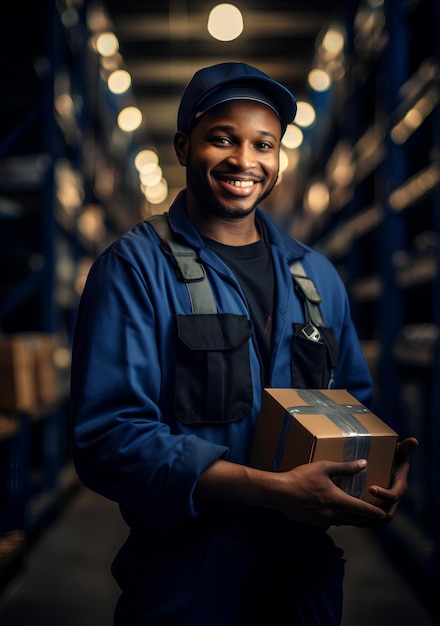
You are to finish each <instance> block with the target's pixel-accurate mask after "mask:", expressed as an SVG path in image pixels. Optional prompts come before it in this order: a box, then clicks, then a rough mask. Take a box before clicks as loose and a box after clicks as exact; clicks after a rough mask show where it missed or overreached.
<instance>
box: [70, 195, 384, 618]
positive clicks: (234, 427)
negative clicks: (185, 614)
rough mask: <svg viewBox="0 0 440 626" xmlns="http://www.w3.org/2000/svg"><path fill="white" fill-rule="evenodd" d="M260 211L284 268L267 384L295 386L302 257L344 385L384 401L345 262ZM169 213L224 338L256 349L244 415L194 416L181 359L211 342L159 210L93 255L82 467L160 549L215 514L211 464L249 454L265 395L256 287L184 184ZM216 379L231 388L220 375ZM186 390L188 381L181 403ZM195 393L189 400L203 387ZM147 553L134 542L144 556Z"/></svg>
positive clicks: (74, 406)
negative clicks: (206, 491) (215, 240)
mask: <svg viewBox="0 0 440 626" xmlns="http://www.w3.org/2000/svg"><path fill="white" fill-rule="evenodd" d="M257 218H258V219H259V220H261V221H262V222H263V223H264V225H265V227H266V230H267V234H268V239H269V242H270V246H271V254H272V259H273V266H274V272H275V277H276V289H275V293H276V304H275V307H274V316H275V317H274V320H273V336H272V357H271V363H270V373H269V384H267V385H266V386H268V387H292V381H293V379H292V352H293V351H294V346H295V344H294V343H293V342H292V336H293V333H294V328H295V325H298V324H299V325H301V324H303V323H304V306H303V302H302V300H301V297H300V296H299V295H298V293H297V291H296V290H295V288H294V284H293V280H292V276H291V272H290V270H289V265H290V264H291V263H292V262H293V261H295V260H296V259H300V260H301V262H302V264H303V267H304V269H305V272H306V274H307V275H308V276H309V277H310V278H312V279H313V281H314V282H315V285H316V286H317V289H318V291H319V293H320V295H321V296H322V304H321V311H322V314H323V317H324V320H325V325H326V327H329V328H332V329H333V334H334V337H335V338H336V341H337V344H338V349H339V355H338V359H337V364H336V367H335V368H334V372H333V378H334V386H335V387H337V388H346V389H348V391H350V392H351V393H352V394H353V395H354V396H355V397H357V398H358V399H359V400H360V401H361V402H363V403H364V404H366V405H371V399H372V384H371V379H370V375H369V372H368V368H367V365H366V362H365V359H364V356H363V353H362V350H361V347H360V344H359V341H358V338H357V335H356V332H355V329H354V326H353V323H352V320H351V317H350V310H349V303H348V298H347V294H346V291H345V288H344V286H343V283H342V281H341V279H340V277H339V275H338V273H337V272H336V270H335V268H334V267H333V266H332V264H331V263H330V262H329V261H328V260H327V259H326V258H325V257H324V256H323V255H322V254H320V253H318V252H317V251H314V250H312V249H310V248H309V247H307V246H305V245H302V244H301V243H299V242H297V241H295V240H293V239H292V238H291V237H289V236H288V235H287V234H285V233H284V232H282V231H281V230H280V229H279V228H278V227H277V226H276V224H275V223H274V221H273V220H272V219H271V218H270V217H269V216H268V215H267V214H266V213H265V212H263V211H261V210H258V209H257ZM169 221H170V226H171V229H172V231H173V232H174V233H175V236H176V237H177V238H181V240H183V241H184V242H186V244H187V245H189V246H191V247H192V248H193V249H194V250H196V252H197V255H198V257H199V259H200V261H201V262H202V263H203V265H204V267H205V269H206V273H207V275H208V278H209V281H210V284H211V287H212V291H213V295H214V299H215V303H216V306H217V310H218V314H219V316H220V317H221V316H224V318H221V319H224V320H225V323H226V325H227V329H226V332H225V329H224V328H223V326H222V327H221V328H220V330H218V336H221V340H222V341H223V342H224V345H222V346H220V349H221V348H222V347H223V348H224V347H225V346H226V348H228V347H230V345H229V343H230V344H231V345H232V347H233V348H234V349H235V347H236V346H238V349H240V350H242V351H243V355H242V356H243V358H244V359H245V362H246V364H247V365H246V371H245V372H243V381H245V379H246V381H245V382H243V387H246V392H245V393H246V396H247V400H246V402H247V404H246V403H244V404H243V405H242V406H239V407H238V408H237V406H235V407H234V411H235V412H236V415H235V416H234V417H233V418H232V419H228V415H226V416H225V415H221V416H220V417H215V418H214V420H213V421H212V420H210V419H206V420H204V416H203V415H202V416H201V417H200V415H199V416H198V417H195V418H194V420H192V418H191V412H192V407H191V406H187V407H185V406H180V408H179V410H178V411H177V410H176V402H180V405H184V404H185V389H187V388H188V385H191V384H193V383H194V385H195V390H194V394H195V396H197V394H199V390H198V389H197V385H198V383H199V380H198V379H199V374H200V375H202V374H203V371H202V370H203V365H202V367H201V369H200V372H199V371H198V370H195V371H194V375H193V377H192V381H191V372H190V373H189V374H188V372H186V374H185V372H183V370H182V372H183V373H182V376H183V379H181V375H180V370H179V367H181V365H182V364H180V365H179V360H183V361H185V358H186V356H185V355H187V356H188V355H189V357H188V358H192V356H191V355H193V353H195V354H196V357H195V358H194V364H195V365H194V366H195V367H197V358H198V357H197V355H198V354H199V352H200V350H201V351H202V352H203V350H204V349H205V348H206V346H205V345H204V340H203V338H202V339H201V340H200V342H201V344H202V345H199V343H200V342H199V343H198V333H197V328H200V329H202V328H203V323H201V324H196V325H194V324H192V325H191V320H190V316H192V310H191V302H190V298H189V295H188V290H187V288H186V285H185V284H184V282H182V281H181V280H179V278H178V276H177V274H176V268H175V264H174V262H173V259H172V257H171V255H170V254H169V252H167V251H166V249H164V247H163V246H162V245H161V241H160V239H159V237H158V236H157V234H156V232H155V231H154V230H153V228H152V227H151V225H150V224H149V223H148V221H145V222H142V223H140V224H138V225H137V226H135V227H134V228H133V229H132V230H130V231H129V232H127V233H126V234H125V235H123V236H122V237H121V238H120V239H119V240H117V241H116V242H115V243H113V244H112V245H111V246H110V247H109V248H108V249H106V250H105V251H104V252H103V253H102V254H101V255H100V256H99V257H98V258H97V260H96V261H95V263H94V264H93V266H92V268H91V271H90V274H89V276H88V279H87V282H86V286H85V289H84V292H83V295H82V298H81V302H80V306H79V311H78V317H77V324H76V331H75V338H74V346H73V359H72V387H71V412H72V442H73V456H74V461H75V465H76V468H77V472H78V474H79V477H80V478H81V480H82V481H83V482H84V483H85V484H86V485H87V486H88V487H89V488H91V489H93V490H95V491H97V492H98V493H100V494H102V495H103V496H105V497H107V498H110V499H111V500H114V501H116V502H118V503H119V505H120V506H121V509H122V512H123V515H124V517H125V519H126V520H127V522H128V524H129V525H130V526H131V528H132V529H134V532H135V534H136V536H137V537H140V536H141V535H142V542H143V543H144V544H145V545H148V542H150V544H149V550H150V551H151V550H154V549H155V548H154V545H156V546H158V545H162V546H163V545H165V544H166V541H167V540H166V538H167V537H168V538H169V537H170V536H173V537H174V538H176V537H178V536H179V533H180V532H182V528H185V529H188V528H191V525H192V523H193V522H194V525H193V527H194V528H196V527H199V526H200V524H201V523H203V511H201V510H200V509H198V508H197V507H196V506H195V504H194V501H193V492H194V488H195V486H196V483H197V480H198V477H199V476H200V474H201V473H202V472H203V471H204V470H205V469H206V468H207V467H208V466H209V465H211V464H212V463H213V462H215V461H216V460H217V459H219V458H225V459H228V460H230V461H233V462H237V463H242V464H246V463H247V462H248V458H249V454H250V449H251V445H252V439H253V435H254V430H255V426H256V422H257V418H258V415H259V411H260V403H261V397H262V392H263V381H262V375H261V362H260V358H259V355H258V348H257V344H256V340H255V337H254V334H253V332H252V325H251V323H250V313H249V309H248V305H247V302H246V299H245V296H244V294H243V291H242V289H241V288H240V286H239V284H238V282H237V280H236V279H235V277H234V275H233V274H232V273H231V271H230V270H229V268H228V267H227V266H226V265H225V264H224V262H222V260H221V259H220V258H219V257H218V256H217V255H216V254H215V253H214V252H213V251H212V250H211V249H209V248H207V247H206V245H205V244H204V242H203V239H202V238H201V236H200V235H199V233H198V231H197V230H196V229H195V227H194V226H193V224H192V223H191V221H190V220H189V218H188V216H187V213H186V205H185V196H184V193H182V194H180V195H179V196H178V198H177V199H176V201H175V202H174V204H173V205H172V206H171V208H170V212H169ZM192 317H193V319H194V317H195V316H192ZM179 320H180V321H179ZM231 320H232V322H231V323H232V331H231V333H232V334H231V337H232V338H231V337H230V336H229V331H230V327H229V323H230V321H231ZM243 320H245V321H246V323H244V324H243V323H242V321H243ZM200 321H201V322H203V320H200ZM235 321H237V322H238V326H236V325H235ZM188 324H189V325H188ZM191 329H192V330H191ZM246 329H247V330H246ZM201 332H202V331H201ZM225 335H227V337H226V339H225ZM214 343H215V339H214ZM226 351H228V350H226ZM184 366H185V363H183V366H182V367H183V368H184ZM190 369H191V368H190ZM232 371H234V370H232ZM182 380H184V381H186V382H185V383H183V382H182ZM207 384H208V387H209V386H210V388H211V389H213V393H218V390H215V389H214V388H215V384H216V381H208V383H207ZM240 384H241V380H240V377H238V376H235V375H234V380H227V381H226V387H225V389H224V392H223V393H224V395H228V386H234V387H235V389H236V388H237V386H238V387H239V386H240ZM179 387H184V393H183V395H182V396H181V397H180V400H179V398H178V397H177V396H179V393H178V392H176V389H178V388H179ZM208 395H209V394H208ZM238 395H239V394H238ZM187 398H188V403H190V402H191V393H189V394H188V395H187ZM238 404H239V403H238ZM185 408H186V411H185ZM179 412H180V413H179ZM233 525H234V523H233V522H232V526H233ZM141 528H142V529H143V530H142V531H141V530H140V529H141ZM147 529H150V530H147ZM151 529H154V533H152V531H151ZM153 535H154V536H153ZM187 536H188V535H187ZM161 542H162V543H161ZM132 548H133V546H132ZM135 552H136V549H134V548H133V549H132V550H131V553H132V555H133V554H134V553H135ZM176 567H178V566H176ZM188 567H189V566H188V563H186V565H185V568H188ZM182 568H183V565H182ZM182 571H183V569H182ZM122 586H123V585H122ZM148 623H149V622H148ZM161 623H162V622H161ZM181 623H184V620H182V622H181ZM194 623H195V622H194ZM207 623H208V622H207Z"/></svg>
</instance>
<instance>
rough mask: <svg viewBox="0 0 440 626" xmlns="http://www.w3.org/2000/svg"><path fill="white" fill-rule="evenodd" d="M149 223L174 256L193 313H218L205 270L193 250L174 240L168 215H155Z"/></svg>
mask: <svg viewBox="0 0 440 626" xmlns="http://www.w3.org/2000/svg"><path fill="white" fill-rule="evenodd" d="M147 221H148V222H149V223H150V224H151V225H152V227H153V228H154V230H155V231H156V233H157V234H158V236H159V237H160V238H161V240H162V242H163V243H164V244H165V245H166V246H167V247H168V249H169V250H170V251H171V254H172V255H173V258H174V260H175V261H176V266H177V267H176V270H177V275H178V277H179V279H180V280H183V281H184V282H185V284H186V287H187V289H188V294H189V299H190V301H191V308H192V311H193V313H205V314H206V313H217V307H216V305H215V302H214V296H213V295H212V289H211V285H210V284H209V280H208V277H207V275H206V271H205V268H204V267H203V265H202V263H200V261H199V260H198V258H197V255H196V253H195V251H194V250H193V248H191V247H190V246H186V245H185V244H182V243H180V242H177V241H176V240H175V239H174V237H173V234H172V232H171V229H170V225H169V223H168V213H163V214H161V215H153V216H152V217H150V218H149V219H148V220H147Z"/></svg>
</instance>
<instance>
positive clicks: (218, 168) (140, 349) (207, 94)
mask: <svg viewBox="0 0 440 626" xmlns="http://www.w3.org/2000/svg"><path fill="white" fill-rule="evenodd" d="M295 112H296V104H295V100H294V97H293V96H292V95H291V94H290V92H289V91H288V90H287V89H286V88H285V87H283V86H282V85H280V84H279V83H277V82H276V81H274V80H272V79H271V78H270V77H269V76H267V75H265V74H263V73H262V72H260V71H259V70H258V69H256V68H253V67H251V66H249V65H246V64H244V63H224V64H219V65H216V66H212V67H208V68H204V69H202V70H200V71H199V72H197V73H196V74H195V76H194V77H193V79H192V80H191V81H190V83H189V85H188V86H187V88H186V90H185V92H184V94H183V97H182V100H181V104H180V107H179V112H178V131H177V133H176V136H175V149H176V154H177V157H178V160H179V162H180V164H181V165H182V166H183V167H185V168H186V172H187V185H186V189H185V190H184V192H183V193H181V195H180V196H179V197H178V198H177V200H176V201H175V202H174V204H173V205H172V206H171V208H170V212H169V225H170V228H171V233H172V239H173V240H174V241H176V242H179V243H180V244H184V245H185V246H187V248H188V249H190V250H194V251H195V253H196V255H197V257H198V259H199V260H200V262H201V263H202V264H203V267H204V271H205V272H206V275H207V278H208V280H209V285H210V289H211V290H212V296H213V299H214V302H215V307H216V310H215V311H214V312H206V313H197V312H193V310H192V306H191V305H192V301H191V297H190V293H189V291H188V287H187V285H186V284H185V282H184V281H183V280H181V279H180V277H179V273H178V271H176V269H177V268H176V263H175V259H174V258H173V255H172V254H171V250H170V246H169V245H167V244H166V243H165V244H164V243H163V242H161V239H160V237H159V236H158V234H157V233H156V231H155V229H154V228H153V227H152V224H151V223H150V222H148V221H146V222H143V223H141V224H139V225H137V226H136V227H135V228H133V229H132V230H131V231H130V232H128V233H127V234H125V235H124V236H123V237H122V238H121V239H120V240H119V241H117V242H115V243H114V244H113V245H112V246H110V247H109V249H107V250H106V251H105V252H104V253H103V254H102V255H101V256H100V257H99V258H98V259H97V261H96V262H95V264H94V266H93V268H92V270H91V272H90V275H89V278H88V281H87V285H86V288H85V291H84V294H83V297H82V301H81V305H80V310H79V314H78V321H77V329H76V336H75V341H74V350H73V366H72V420H73V451H74V459H75V462H76V467H77V470H78V473H79V476H80V478H81V479H82V480H83V482H84V483H85V484H86V485H88V486H89V487H91V488H92V489H94V490H96V491H98V492H99V493H101V494H103V495H104V496H106V497H108V498H110V499H112V500H115V501H116V502H118V503H119V504H120V507H121V511H122V514H123V516H124V519H125V520H126V521H127V523H128V525H129V527H130V533H129V537H128V539H127V542H126V543H125V545H124V546H123V547H122V549H121V551H120V553H119V554H118V556H117V557H116V559H115V562H114V564H113V573H114V575H115V578H116V580H117V582H118V584H119V585H120V587H121V589H122V594H121V598H120V600H119V602H118V605H117V607H116V611H115V624H116V625H117V626H127V624H130V626H140V625H148V626H152V625H159V624H161V625H166V626H216V625H218V626H247V625H252V626H255V625H257V624H261V625H263V624H264V625H266V624H277V625H281V624H286V625H287V624H288V625H296V624H304V625H307V626H313V625H322V626H332V625H336V624H339V623H340V619H341V611H342V579H343V559H342V553H341V551H340V550H339V549H338V548H336V547H335V546H334V544H333V542H332V541H331V540H330V538H329V537H328V535H327V534H326V532H325V531H326V529H327V528H328V527H329V526H330V525H332V524H354V525H375V524H380V523H382V522H384V521H386V520H388V519H391V518H392V517H393V515H394V512H395V509H396V507H397V504H398V502H399V500H400V499H401V497H402V495H403V493H404V491H405V489H406V477H407V471H408V455H409V453H410V452H411V451H412V450H413V449H414V448H415V446H416V445H417V442H416V441H415V440H412V439H410V440H405V441H404V442H402V443H401V444H400V447H399V452H398V456H397V462H396V469H395V474H394V478H393V483H392V485H391V488H390V489H387V490H385V489H382V488H379V487H373V488H372V491H373V493H374V494H375V495H376V496H378V497H379V498H380V499H381V501H382V502H383V507H376V506H373V505H372V504H368V503H366V502H364V501H361V500H359V499H356V498H353V497H351V496H349V495H347V494H346V493H344V492H343V491H342V490H341V489H339V488H338V487H336V485H335V483H334V482H333V480H332V477H333V476H336V475H348V474H354V473H357V472H360V471H361V470H362V469H363V468H364V467H365V465H366V461H364V460H357V461H353V462H346V463H330V462H318V463H312V464H309V465H306V466H301V467H298V468H296V469H294V470H291V471H289V472H283V473H273V472H264V471H260V470H257V469H254V468H251V467H249V466H248V463H249V454H250V449H251V446H252V440H253V435H254V431H255V425H256V422H257V419H258V415H259V411H260V403H261V397H262V392H263V388H264V387H312V388H322V387H326V386H328V385H330V384H332V385H334V386H336V387H343V388H347V389H348V390H349V391H350V392H351V393H352V394H353V395H355V396H356V397H357V398H358V399H359V400H360V401H362V402H363V403H365V404H371V396H372V386H371V380H370V376H369V374H368V370H367V367H366V364H365V360H364V357H363V355H362V351H361V348H360V345H359V342H358V339H357V336H356V333H355V330H354V328H353V324H352V322H351V319H350V313H349V307H348V302H347V296H346V292H345V290H344V287H343V285H342V283H341V281H340V279H339V278H338V275H337V273H336V271H335V270H334V268H333V267H332V266H331V264H330V263H329V262H328V261H327V260H326V259H325V258H324V257H323V256H322V255H320V254H318V253H317V252H315V251H312V250H311V249H310V248H308V247H306V246H304V245H302V244H300V243H298V242H296V241H294V240H292V239H291V238H290V237H288V236H287V235H286V234H284V233H283V232H281V231H280V230H279V229H278V228H277V227H276V225H275V224H274V222H273V221H272V220H271V219H270V218H269V217H268V216H267V215H266V214H265V213H263V212H262V211H261V210H259V209H258V208H256V207H257V204H258V203H260V202H261V201H262V200H263V198H265V197H266V196H267V195H268V194H269V193H270V191H271V190H272V188H273V186H274V185H275V182H276V180H277V175H278V165H279V163H278V158H279V149H280V142H281V137H282V134H283V132H284V130H285V128H286V125H287V123H289V122H290V121H291V120H292V119H293V118H294V115H295ZM295 260H301V262H302V264H303V267H304V269H305V272H306V274H307V275H308V276H309V277H310V278H312V279H313V281H314V282H315V284H316V286H317V288H318V291H319V292H320V294H321V296H322V298H323V301H322V314H323V317H324V320H325V322H326V327H325V328H322V329H320V332H321V335H322V337H321V341H319V342H313V341H310V340H309V339H307V338H306V337H305V336H304V334H302V332H301V331H302V330H303V329H304V325H305V322H306V320H305V316H304V306H303V302H302V299H301V297H300V296H299V295H298V293H297V292H296V291H295V289H294V285H293V281H292V276H291V273H290V270H289V265H290V264H291V263H292V262H293V261H295ZM338 355H339V356H338Z"/></svg>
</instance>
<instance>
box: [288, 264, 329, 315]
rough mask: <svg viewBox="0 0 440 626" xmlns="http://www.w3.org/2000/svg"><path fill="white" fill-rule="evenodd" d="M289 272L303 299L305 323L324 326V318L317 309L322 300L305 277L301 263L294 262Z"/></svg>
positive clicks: (309, 280)
mask: <svg viewBox="0 0 440 626" xmlns="http://www.w3.org/2000/svg"><path fill="white" fill-rule="evenodd" d="M290 272H291V274H292V277H293V280H294V281H295V284H296V286H297V288H298V290H299V292H300V293H301V295H302V297H303V298H304V304H305V308H306V317H307V318H308V319H307V320H306V321H307V322H311V323H312V324H313V325H314V326H324V318H323V316H322V313H321V309H320V308H319V305H320V303H321V302H322V298H321V296H320V295H319V293H318V290H317V289H316V285H315V283H314V282H313V280H312V279H311V278H309V277H308V276H307V275H306V273H305V271H304V267H303V265H302V263H301V261H294V262H293V263H292V264H291V265H290Z"/></svg>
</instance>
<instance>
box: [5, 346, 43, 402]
mask: <svg viewBox="0 0 440 626" xmlns="http://www.w3.org/2000/svg"><path fill="white" fill-rule="evenodd" d="M36 404H37V388H36V385H35V355H34V353H33V351H32V350H31V349H30V346H29V343H28V342H27V341H26V340H25V339H24V338H23V337H21V336H20V337H15V336H14V337H13V336H2V337H0V409H2V410H4V411H24V412H26V411H31V410H34V408H35V406H36Z"/></svg>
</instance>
